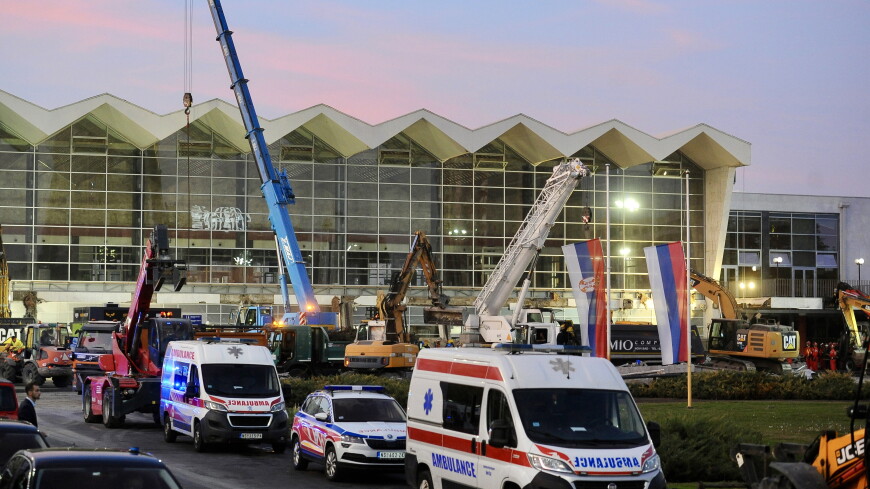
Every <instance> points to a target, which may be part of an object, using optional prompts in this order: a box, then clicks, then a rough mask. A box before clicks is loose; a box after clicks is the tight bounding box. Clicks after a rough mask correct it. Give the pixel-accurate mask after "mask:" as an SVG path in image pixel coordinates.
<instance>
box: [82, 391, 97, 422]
mask: <svg viewBox="0 0 870 489" xmlns="http://www.w3.org/2000/svg"><path fill="white" fill-rule="evenodd" d="M90 387H91V386H87V387H86V388H85V395H84V396H82V412H83V413H84V418H85V423H96V422H98V421H99V420H100V417H99V416H97V415H96V414H94V409H93V408H92V407H91V389H90Z"/></svg>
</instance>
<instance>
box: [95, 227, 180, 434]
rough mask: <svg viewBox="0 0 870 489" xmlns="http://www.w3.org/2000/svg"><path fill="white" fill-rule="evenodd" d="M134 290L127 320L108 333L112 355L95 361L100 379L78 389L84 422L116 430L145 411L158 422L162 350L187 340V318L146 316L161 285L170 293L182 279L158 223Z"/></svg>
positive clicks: (147, 246) (143, 257)
mask: <svg viewBox="0 0 870 489" xmlns="http://www.w3.org/2000/svg"><path fill="white" fill-rule="evenodd" d="M142 255H143V256H142V263H141V266H140V269H139V277H138V279H137V282H136V289H135V292H134V293H133V298H132V301H131V303H130V308H129V309H128V311H127V317H126V319H125V320H124V324H123V326H121V327H120V330H119V331H118V332H113V333H112V354H111V355H102V356H100V358H99V359H98V362H97V363H98V365H99V368H100V370H102V371H103V372H105V374H104V375H95V376H89V377H87V378H85V379H84V381H83V385H82V410H83V412H84V420H85V422H88V423H95V422H97V421H99V420H100V419H102V422H103V424H104V425H105V426H106V427H107V428H116V427H118V426H120V425H121V424H122V423H123V422H124V420H125V417H126V415H127V414H130V413H133V412H142V413H150V414H152V416H153V417H154V421H155V422H156V423H158V424H159V423H160V421H161V420H160V413H159V403H160V375H161V373H162V371H161V369H162V366H163V356H164V354H165V353H166V346H167V345H168V344H169V342H171V341H175V340H190V339H193V326H192V325H191V323H190V320H189V319H185V318H175V317H173V318H165V317H151V316H150V312H151V299H152V297H153V296H154V293H155V292H157V291H159V290H160V288H161V287H162V286H163V284H164V283H167V282H168V283H171V284H172V285H173V287H174V290H175V291H178V290H181V288H182V287H184V284H185V283H186V281H187V277H186V272H187V266H186V264H185V262H184V260H177V259H174V258H173V257H172V256H171V255H170V248H169V232H168V230H167V228H166V226H164V225H158V226H156V227H155V228H154V230H153V231H152V233H151V236H150V238H149V239H148V242H147V243H146V245H145V251H144V253H143V254H142Z"/></svg>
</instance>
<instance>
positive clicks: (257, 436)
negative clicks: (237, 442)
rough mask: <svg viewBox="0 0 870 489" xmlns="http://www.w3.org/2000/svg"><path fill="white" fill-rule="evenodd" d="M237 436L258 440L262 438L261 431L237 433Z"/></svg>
mask: <svg viewBox="0 0 870 489" xmlns="http://www.w3.org/2000/svg"><path fill="white" fill-rule="evenodd" d="M239 438H241V439H243V440H260V439H262V438H263V434H262V433H242V434H240V435H239Z"/></svg>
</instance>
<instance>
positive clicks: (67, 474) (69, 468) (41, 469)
mask: <svg viewBox="0 0 870 489" xmlns="http://www.w3.org/2000/svg"><path fill="white" fill-rule="evenodd" d="M64 487H87V488H88V489H145V488H147V489H181V484H179V483H178V481H177V480H176V479H175V477H174V476H173V475H172V473H171V472H170V471H169V469H168V468H167V467H166V465H164V464H163V462H161V461H160V460H159V459H157V458H155V457H153V456H151V455H149V454H145V453H141V452H139V450H138V449H135V448H131V449H130V450H110V449H99V448H97V449H85V448H42V449H32V450H20V451H18V452H17V453H16V454H15V455H13V456H12V458H10V459H9V461H8V462H6V466H5V467H3V471H2V472H0V489H13V488H16V489H17V488H27V489H55V488H64Z"/></svg>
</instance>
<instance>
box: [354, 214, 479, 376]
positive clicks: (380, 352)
mask: <svg viewBox="0 0 870 489" xmlns="http://www.w3.org/2000/svg"><path fill="white" fill-rule="evenodd" d="M418 265H419V267H420V270H422V271H423V276H424V277H425V278H426V284H427V285H428V288H429V300H430V301H432V308H433V309H436V310H437V312H438V314H439V315H441V316H442V317H443V316H445V315H446V314H448V313H449V312H450V311H449V310H448V309H447V306H448V304H449V303H450V298H449V297H447V296H446V295H444V294H443V293H442V292H441V280H439V279H438V271H437V269H436V267H435V261H434V260H433V258H432V244H431V243H430V242H429V238H427V237H426V233H424V232H423V231H417V232H416V233H415V234H414V240H413V242H412V243H411V251H409V252H408V256H407V257H406V258H405V263H404V265H403V266H402V269H401V270H400V271H399V272H397V273H395V274H394V275H393V277H392V280H391V282H390V290H389V292H387V294H386V296H385V297H384V298H383V299H382V300H380V301H378V304H377V310H378V312H377V319H375V320H369V321H368V323H367V324H364V325H362V326H360V329H359V334H358V335H357V340H356V341H355V342H353V343H351V344H349V345H347V347H346V348H345V354H344V355H345V356H344V365H345V367H347V368H350V369H387V370H394V369H410V368H412V367H413V366H414V362H415V361H416V359H417V352H418V351H419V348H417V346H416V345H413V344H411V335H410V333H409V331H408V329H407V328H406V327H405V317H404V314H405V310H406V309H407V306H406V305H405V304H404V300H405V295H406V294H407V292H408V287H409V286H410V285H411V279H412V278H414V272H415V271H416V270H417V266H418ZM454 311H455V313H456V314H458V315H459V317H460V318H461V317H462V312H461V310H454Z"/></svg>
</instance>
